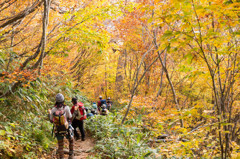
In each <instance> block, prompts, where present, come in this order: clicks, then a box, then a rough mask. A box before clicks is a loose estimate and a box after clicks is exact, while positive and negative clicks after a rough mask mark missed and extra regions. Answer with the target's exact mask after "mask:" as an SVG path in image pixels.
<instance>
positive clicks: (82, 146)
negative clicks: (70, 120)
mask: <svg viewBox="0 0 240 159" xmlns="http://www.w3.org/2000/svg"><path fill="white" fill-rule="evenodd" d="M94 145H95V143H94V139H93V138H92V137H91V136H90V134H87V136H86V139H85V141H81V140H78V141H75V142H74V148H75V150H74V151H75V153H74V157H75V158H74V159H86V158H87V157H88V156H89V155H90V154H91V152H89V151H90V150H92V149H93V147H94Z"/></svg>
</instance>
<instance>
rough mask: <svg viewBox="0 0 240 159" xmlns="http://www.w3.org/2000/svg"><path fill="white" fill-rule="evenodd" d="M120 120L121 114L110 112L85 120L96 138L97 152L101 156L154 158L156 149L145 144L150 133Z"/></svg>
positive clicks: (88, 128)
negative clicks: (122, 123)
mask: <svg viewBox="0 0 240 159" xmlns="http://www.w3.org/2000/svg"><path fill="white" fill-rule="evenodd" d="M120 121H121V116H117V115H116V114H111V113H110V114H109V116H95V117H94V118H92V119H90V120H87V122H86V128H87V130H88V131H90V133H91V134H93V136H94V137H95V138H97V139H98V141H97V144H96V146H95V151H96V152H97V154H98V155H99V156H100V157H101V158H155V154H156V150H155V149H152V148H150V147H149V146H148V144H147V142H148V136H149V135H150V134H149V133H143V131H142V129H141V128H138V127H129V126H130V125H121V124H120Z"/></svg>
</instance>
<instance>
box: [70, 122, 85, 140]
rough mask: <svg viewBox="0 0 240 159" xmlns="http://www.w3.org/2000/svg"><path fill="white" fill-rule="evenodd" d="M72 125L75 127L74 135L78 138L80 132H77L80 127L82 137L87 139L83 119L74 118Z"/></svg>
mask: <svg viewBox="0 0 240 159" xmlns="http://www.w3.org/2000/svg"><path fill="white" fill-rule="evenodd" d="M72 126H73V128H74V135H75V136H76V138H79V134H78V133H77V127H78V128H79V130H80V132H81V137H82V139H85V132H84V127H83V120H77V119H74V120H73V122H72Z"/></svg>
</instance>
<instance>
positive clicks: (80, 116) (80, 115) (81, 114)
mask: <svg viewBox="0 0 240 159" xmlns="http://www.w3.org/2000/svg"><path fill="white" fill-rule="evenodd" d="M77 105H78V106H79V108H78V115H77V116H76V117H75V118H76V119H77V120H86V119H87V112H86V109H85V107H84V106H83V103H81V102H79V103H78V104H77ZM74 109H75V106H73V108H72V110H71V112H72V113H73V112H74Z"/></svg>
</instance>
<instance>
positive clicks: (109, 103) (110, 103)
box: [107, 97, 112, 110]
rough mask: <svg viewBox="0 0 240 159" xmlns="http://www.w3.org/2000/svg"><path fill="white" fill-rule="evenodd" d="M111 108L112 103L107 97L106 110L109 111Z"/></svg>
mask: <svg viewBox="0 0 240 159" xmlns="http://www.w3.org/2000/svg"><path fill="white" fill-rule="evenodd" d="M111 107H112V101H111V98H110V97H108V98H107V109H108V110H110V109H111Z"/></svg>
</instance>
